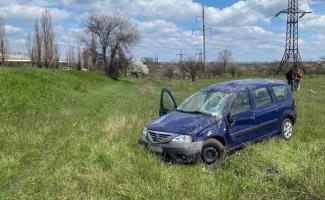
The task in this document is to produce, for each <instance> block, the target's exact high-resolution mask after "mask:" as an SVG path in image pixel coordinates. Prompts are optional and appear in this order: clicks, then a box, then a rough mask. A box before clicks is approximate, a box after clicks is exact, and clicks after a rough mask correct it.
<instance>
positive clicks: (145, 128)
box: [142, 127, 148, 137]
mask: <svg viewBox="0 0 325 200" xmlns="http://www.w3.org/2000/svg"><path fill="white" fill-rule="evenodd" d="M147 133H148V129H147V127H144V129H143V132H142V135H143V136H145V137H146V136H147Z"/></svg>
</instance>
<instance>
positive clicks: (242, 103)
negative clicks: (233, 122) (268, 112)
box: [231, 91, 251, 115]
mask: <svg viewBox="0 0 325 200" xmlns="http://www.w3.org/2000/svg"><path fill="white" fill-rule="evenodd" d="M250 109H251V102H250V98H249V93H248V91H245V92H239V93H238V95H237V97H236V99H235V101H234V102H233V103H232V106H231V114H232V115H237V114H240V113H244V112H247V111H249V110H250Z"/></svg>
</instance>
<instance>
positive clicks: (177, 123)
mask: <svg viewBox="0 0 325 200" xmlns="http://www.w3.org/2000/svg"><path fill="white" fill-rule="evenodd" d="M213 123H216V118H215V117H212V116H208V115H204V114H190V113H182V112H178V111H175V112H171V113H169V114H167V115H164V116H162V117H160V118H158V119H156V120H154V121H152V122H151V123H149V124H148V126H147V128H148V129H149V130H152V131H159V132H167V133H174V134H179V135H188V134H196V133H198V132H200V131H202V130H203V129H205V128H207V127H208V126H210V125H212V124H213Z"/></svg>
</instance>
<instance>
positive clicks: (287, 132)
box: [281, 118, 293, 140]
mask: <svg viewBox="0 0 325 200" xmlns="http://www.w3.org/2000/svg"><path fill="white" fill-rule="evenodd" d="M292 135H293V123H292V121H291V120H290V119H288V118H286V119H284V120H283V122H282V126H281V136H282V137H283V138H284V139H285V140H290V139H291V137H292Z"/></svg>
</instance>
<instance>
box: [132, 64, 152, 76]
mask: <svg viewBox="0 0 325 200" xmlns="http://www.w3.org/2000/svg"><path fill="white" fill-rule="evenodd" d="M130 73H131V75H133V76H136V77H137V78H139V75H142V76H147V75H149V69H148V67H147V65H145V64H143V63H142V62H140V61H136V62H133V63H131V65H130Z"/></svg>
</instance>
